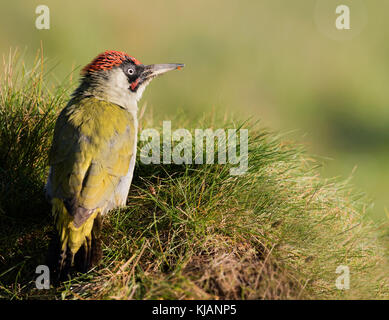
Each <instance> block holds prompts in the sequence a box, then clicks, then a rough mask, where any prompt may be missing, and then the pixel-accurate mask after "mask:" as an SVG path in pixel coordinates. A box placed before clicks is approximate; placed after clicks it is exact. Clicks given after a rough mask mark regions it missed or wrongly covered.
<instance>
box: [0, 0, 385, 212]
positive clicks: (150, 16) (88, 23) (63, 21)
mask: <svg viewBox="0 0 389 320" xmlns="http://www.w3.org/2000/svg"><path fill="white" fill-rule="evenodd" d="M333 2H335V3H336V2H339V4H342V3H344V2H347V1H333ZM40 4H45V5H47V6H48V7H49V8H50V30H38V29H36V28H35V19H36V18H37V16H38V15H37V14H36V13H35V8H36V7H37V6H38V5H40ZM316 5H317V1H315V0H294V1H290V0H257V1H247V0H246V1H227V0H212V1H209V0H208V1H205V0H197V1H182V0H181V1H179V0H166V1H147V0H143V1H118V0H110V1H96V0H94V1H85V0H84V1H74V0H71V1H66V2H65V1H53V0H52V1H49V0H45V1H35V0H31V1H7V2H5V1H2V4H1V11H0V53H1V54H2V55H3V54H4V55H7V54H8V52H9V49H10V47H12V48H15V47H17V48H19V49H20V51H21V52H25V57H26V60H27V61H32V60H33V59H34V57H35V55H36V52H37V50H38V49H39V48H40V42H41V40H42V42H43V48H44V55H45V57H47V58H48V59H49V61H50V63H49V64H50V65H56V68H55V69H54V71H53V77H54V76H55V78H56V79H58V81H60V82H61V81H63V79H65V78H66V77H68V76H69V74H70V72H71V70H72V69H74V68H76V69H77V73H76V75H78V70H79V68H80V67H82V66H83V65H85V64H87V63H88V62H90V60H91V59H92V58H93V57H95V56H96V55H97V54H98V53H100V52H102V51H104V50H106V49H113V50H121V51H125V52H127V53H129V54H130V55H133V56H135V57H136V58H138V59H139V60H140V61H141V62H143V63H146V64H148V63H164V62H183V63H185V64H186V68H185V69H184V71H183V72H181V73H175V74H169V76H168V77H169V79H168V80H167V79H166V78H165V79H164V80H163V81H162V80H157V81H155V82H154V83H152V84H151V85H150V86H149V88H148V90H146V93H145V96H144V98H143V101H147V102H148V110H151V109H152V110H153V113H154V115H156V117H158V119H169V117H170V116H171V115H173V114H175V113H177V112H184V113H185V114H187V116H188V117H189V118H191V117H193V118H194V117H197V116H199V115H202V114H203V113H204V112H210V110H221V112H232V113H235V114H236V115H237V116H238V117H240V118H242V117H247V116H250V115H254V116H255V118H260V119H261V121H262V124H263V125H265V126H267V127H270V128H271V129H274V130H281V131H290V130H295V129H297V131H296V132H294V133H293V134H292V136H293V138H295V139H297V140H298V141H300V142H302V143H303V144H305V145H306V146H307V149H308V151H309V152H310V153H312V154H315V155H319V156H323V157H328V158H329V159H326V160H324V161H325V163H326V165H325V166H324V167H323V169H322V173H323V175H324V176H326V177H333V176H341V177H343V178H345V177H348V176H350V174H351V173H352V172H353V169H354V168H355V167H356V171H355V172H354V174H353V176H354V178H353V180H352V181H353V183H354V185H355V186H356V187H357V188H358V189H360V190H362V191H366V192H367V193H368V195H369V196H371V197H372V198H373V200H374V202H375V206H374V208H373V209H372V210H371V214H372V216H373V217H374V218H375V219H385V217H386V215H385V210H386V208H389V200H388V196H387V191H388V180H389V165H388V160H389V148H388V146H389V108H388V103H387V102H388V101H389V90H388V88H387V86H388V83H389V59H388V57H389V42H388V36H389V22H388V19H387V17H388V12H389V2H385V1H382V0H369V1H366V2H365V8H363V10H365V11H366V12H363V14H365V15H366V16H367V17H368V20H367V24H366V25H365V27H364V29H363V30H362V32H361V33H359V34H357V35H356V36H355V37H354V38H353V39H351V40H334V39H331V38H329V37H328V36H327V35H326V34H325V32H323V31H322V30H320V28H319V27H318V25H317V18H315V8H316ZM357 9H358V8H357ZM357 9H356V11H358V10H360V8H359V9H358V10H357ZM360 13H361V12H359V14H360ZM319 14H320V12H319ZM333 14H334V15H333V19H334V21H335V19H336V16H335V8H334V11H333ZM351 24H352V25H353V8H352V9H351ZM173 125H174V124H173Z"/></svg>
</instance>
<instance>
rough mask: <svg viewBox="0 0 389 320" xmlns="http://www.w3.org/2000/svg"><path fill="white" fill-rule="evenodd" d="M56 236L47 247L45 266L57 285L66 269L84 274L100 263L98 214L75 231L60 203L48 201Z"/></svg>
mask: <svg viewBox="0 0 389 320" xmlns="http://www.w3.org/2000/svg"><path fill="white" fill-rule="evenodd" d="M52 205H53V207H52V213H53V215H54V218H55V220H54V221H55V229H56V232H55V234H54V235H53V238H52V240H51V244H50V247H49V255H48V264H49V267H50V270H51V271H52V274H53V277H54V279H55V280H57V281H62V280H65V279H66V277H67V275H68V273H69V271H70V269H71V268H72V267H73V266H74V267H75V268H76V270H78V271H81V272H87V271H88V270H89V269H90V268H91V267H92V266H94V265H97V264H98V263H99V261H100V259H101V256H102V252H101V239H100V230H101V213H100V211H99V210H96V211H95V212H94V213H92V215H91V216H90V217H89V218H88V219H87V220H86V221H85V222H84V223H83V224H82V225H81V226H80V227H79V228H76V227H75V226H74V224H73V216H71V215H70V214H69V213H68V211H67V209H66V207H65V205H64V203H63V201H62V200H61V199H57V198H55V199H53V200H52Z"/></svg>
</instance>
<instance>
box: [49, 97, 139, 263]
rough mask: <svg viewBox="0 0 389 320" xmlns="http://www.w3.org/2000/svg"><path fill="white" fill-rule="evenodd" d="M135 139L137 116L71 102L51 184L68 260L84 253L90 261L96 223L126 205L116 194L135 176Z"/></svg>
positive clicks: (59, 127) (54, 151)
mask: <svg viewBox="0 0 389 320" xmlns="http://www.w3.org/2000/svg"><path fill="white" fill-rule="evenodd" d="M135 135H136V133H135V127H134V119H133V117H132V115H131V113H129V112H128V111H127V110H125V109H123V108H122V107H120V106H118V105H116V104H113V103H110V102H106V101H102V100H99V99H96V98H93V97H88V98H83V99H73V100H71V101H70V103H69V104H68V106H67V107H66V108H65V109H64V110H62V112H61V114H60V115H59V118H58V120H57V123H56V127H55V132H54V139H53V145H52V148H51V151H50V155H49V163H50V166H51V173H50V178H49V180H50V184H51V185H50V188H51V198H52V204H53V214H54V216H55V221H56V228H57V231H58V235H59V240H60V246H61V252H62V260H63V258H64V257H65V256H66V252H69V253H70V254H71V256H72V257H73V256H74V255H75V254H76V253H77V251H78V250H79V249H80V248H81V247H83V248H85V252H86V254H87V255H89V253H88V252H89V250H90V247H91V245H90V241H91V239H92V238H93V237H92V236H93V235H92V230H93V225H94V220H95V218H96V217H98V216H100V214H101V213H104V212H105V211H106V210H108V209H110V208H112V207H115V206H118V205H119V204H120V201H122V198H123V194H122V193H119V194H117V193H116V190H117V187H118V184H119V182H120V180H121V179H122V178H123V177H125V176H126V175H127V173H128V171H129V166H130V161H131V158H132V157H133V151H134V142H135ZM124 196H126V194H125V195H124ZM64 253H65V254H64ZM71 260H72V261H71V263H73V258H72V259H71ZM60 264H63V261H61V263H60Z"/></svg>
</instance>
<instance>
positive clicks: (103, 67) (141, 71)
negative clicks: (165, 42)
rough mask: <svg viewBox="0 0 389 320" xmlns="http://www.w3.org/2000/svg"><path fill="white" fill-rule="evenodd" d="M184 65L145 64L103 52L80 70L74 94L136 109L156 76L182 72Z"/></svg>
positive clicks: (121, 54)
mask: <svg viewBox="0 0 389 320" xmlns="http://www.w3.org/2000/svg"><path fill="white" fill-rule="evenodd" d="M182 67H184V65H183V64H179V63H168V64H151V65H144V64H142V63H140V62H139V61H138V60H137V59H135V58H134V57H131V56H129V55H128V54H126V53H124V52H120V51H112V50H111V51H105V52H104V53H101V54H99V55H98V56H97V57H96V58H95V59H93V61H92V62H91V63H89V64H88V65H87V66H85V67H84V68H83V69H82V76H83V78H82V81H81V85H80V86H79V88H78V89H77V90H76V91H75V94H74V95H79V94H82V95H94V96H96V97H98V98H100V99H103V100H108V101H110V102H113V103H117V104H119V105H121V106H123V107H126V108H128V107H134V106H135V107H136V104H137V101H138V100H139V99H140V98H141V97H142V94H143V91H144V89H145V88H146V86H147V85H148V84H149V83H150V81H151V80H152V79H154V78H155V77H157V76H159V75H161V74H164V73H166V72H168V71H171V70H175V69H181V68H182Z"/></svg>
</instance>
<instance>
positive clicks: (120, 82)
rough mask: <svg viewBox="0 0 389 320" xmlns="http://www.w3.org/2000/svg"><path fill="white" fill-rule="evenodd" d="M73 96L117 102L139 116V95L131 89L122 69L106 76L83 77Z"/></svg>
mask: <svg viewBox="0 0 389 320" xmlns="http://www.w3.org/2000/svg"><path fill="white" fill-rule="evenodd" d="M73 96H78V97H82V96H93V97H95V98H96V99H100V100H104V101H109V102H112V103H115V104H117V105H119V106H121V107H122V108H124V109H126V110H127V111H129V112H130V113H131V114H132V115H133V116H134V118H135V119H136V117H137V112H138V100H139V98H140V97H139V96H138V95H137V94H135V93H132V92H131V91H130V90H129V84H128V81H127V79H126V78H125V76H124V74H123V72H122V71H120V70H117V71H115V72H111V73H110V74H109V75H108V74H107V75H106V76H104V74H103V75H101V74H100V75H98V76H95V77H93V76H92V77H89V78H85V79H83V81H82V83H81V84H80V86H79V87H78V88H77V89H76V90H75V92H74V93H73Z"/></svg>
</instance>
